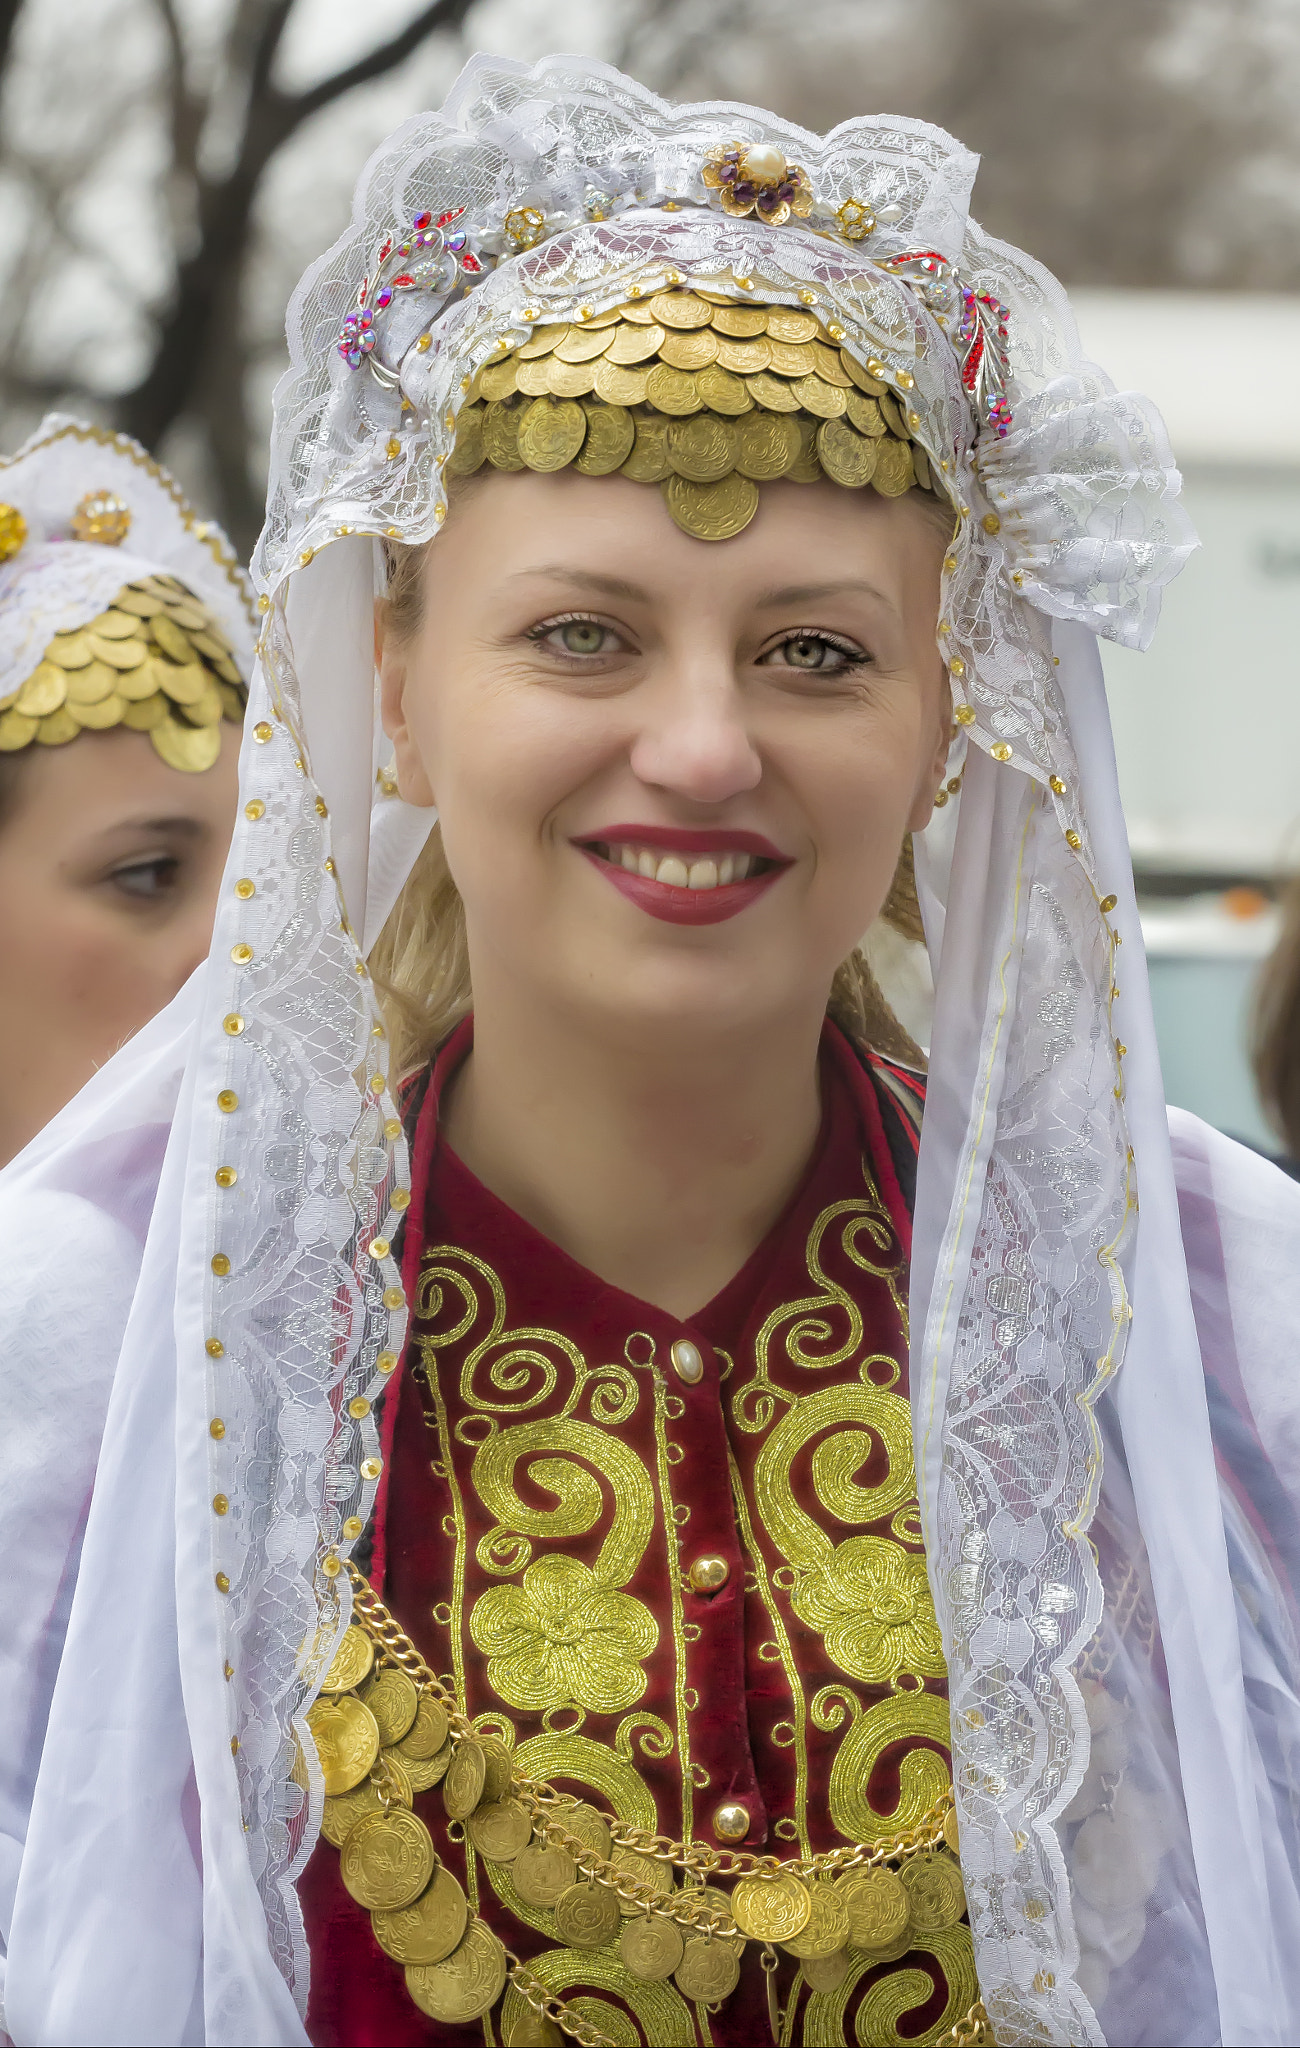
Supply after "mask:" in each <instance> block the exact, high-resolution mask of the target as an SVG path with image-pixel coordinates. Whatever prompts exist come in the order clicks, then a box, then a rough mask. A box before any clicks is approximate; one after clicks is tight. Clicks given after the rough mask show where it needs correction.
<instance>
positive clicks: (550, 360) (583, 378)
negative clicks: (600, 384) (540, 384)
mask: <svg viewBox="0 0 1300 2048" xmlns="http://www.w3.org/2000/svg"><path fill="white" fill-rule="evenodd" d="M596 370H597V364H596V363H594V362H591V363H560V362H557V361H556V359H555V357H554V356H547V358H546V388H547V390H548V391H549V392H550V394H551V396H552V397H553V398H585V397H586V395H587V393H588V392H589V391H594V390H595V388H596Z"/></svg>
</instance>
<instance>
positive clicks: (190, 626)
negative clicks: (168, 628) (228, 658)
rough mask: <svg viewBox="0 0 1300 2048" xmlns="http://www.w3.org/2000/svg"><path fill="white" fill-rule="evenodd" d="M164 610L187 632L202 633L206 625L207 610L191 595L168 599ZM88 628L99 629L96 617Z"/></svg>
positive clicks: (95, 630)
mask: <svg viewBox="0 0 1300 2048" xmlns="http://www.w3.org/2000/svg"><path fill="white" fill-rule="evenodd" d="M166 610H167V615H168V617H169V618H172V619H174V620H175V621H176V624H177V625H178V626H181V627H183V628H184V630H185V631H186V632H187V633H202V632H203V631H204V630H205V628H206V626H207V623H208V615H207V612H206V611H205V610H204V608H203V606H202V605H201V604H195V602H194V600H193V598H191V597H178V598H173V599H171V600H169V602H168V604H167V606H166ZM90 630H91V632H92V633H97V632H98V631H99V620H98V619H95V620H92V622H91V627H90Z"/></svg>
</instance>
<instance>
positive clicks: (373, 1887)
mask: <svg viewBox="0 0 1300 2048" xmlns="http://www.w3.org/2000/svg"><path fill="white" fill-rule="evenodd" d="M436 1860H437V1859H436V1857H435V1856H434V1853H433V1839H432V1837H431V1836H430V1834H429V1830H428V1828H426V1826H425V1825H424V1822H423V1821H422V1820H420V1819H419V1818H418V1817H417V1816H416V1815H415V1814H413V1813H411V1812H409V1811H408V1809H407V1808H406V1807H404V1806H387V1807H380V1808H379V1810H378V1811H377V1812H375V1813H367V1814H363V1815H362V1817H361V1819H360V1820H359V1821H358V1822H357V1824H356V1826H355V1827H354V1828H353V1829H352V1830H351V1832H350V1834H349V1835H348V1838H347V1840H346V1841H345V1842H344V1844H343V1847H342V1849H341V1850H340V1851H339V1871H340V1874H341V1875H342V1878H343V1882H344V1884H345V1885H346V1886H347V1888H348V1890H349V1891H350V1892H351V1894H352V1896H353V1898H354V1899H355V1900H356V1902H357V1904H358V1905H359V1906H365V1907H366V1909H367V1910H368V1911H369V1912H375V1911H376V1910H377V1909H383V1910H387V1911H391V1910H392V1909H393V1908H395V1907H398V1906H409V1905H410V1904H411V1902H412V1901H413V1900H414V1899H418V1898H419V1896H420V1893H421V1892H422V1891H423V1890H424V1887H425V1886H426V1885H427V1884H428V1882H429V1879H430V1878H431V1877H432V1876H433V1870H434V1864H435V1862H436Z"/></svg>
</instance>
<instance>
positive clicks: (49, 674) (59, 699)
mask: <svg viewBox="0 0 1300 2048" xmlns="http://www.w3.org/2000/svg"><path fill="white" fill-rule="evenodd" d="M92 665H93V664H87V666H92ZM85 673H86V671H85V669H81V670H72V669H63V668H59V667H58V666H57V665H56V664H55V663H54V662H52V661H42V662H40V663H38V665H37V666H36V667H35V668H34V669H33V670H32V672H31V674H30V675H29V676H28V678H27V681H26V682H25V683H24V684H23V686H22V688H21V690H19V692H18V695H17V696H16V698H15V699H14V709H15V710H16V711H20V712H21V713H22V715H23V717H24V718H48V717H49V716H50V714H51V713H52V712H54V711H57V710H59V708H60V706H61V705H62V704H63V702H64V700H65V699H66V697H67V694H68V682H69V678H70V677H71V676H72V675H73V674H81V675H84V674H85Z"/></svg>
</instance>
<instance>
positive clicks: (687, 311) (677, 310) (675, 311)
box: [650, 291, 713, 330]
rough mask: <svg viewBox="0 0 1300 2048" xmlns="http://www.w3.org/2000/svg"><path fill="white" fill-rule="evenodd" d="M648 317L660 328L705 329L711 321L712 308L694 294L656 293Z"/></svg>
mask: <svg viewBox="0 0 1300 2048" xmlns="http://www.w3.org/2000/svg"><path fill="white" fill-rule="evenodd" d="M650 316H651V318H652V319H654V320H657V321H658V322H659V325H660V326H661V327H675V328H677V329H679V330H681V329H684V328H689V327H707V326H709V324H710V323H711V321H712V319H713V308H712V307H711V306H708V305H706V304H705V302H704V300H703V299H697V298H696V296H695V294H694V292H675V291H668V292H656V293H655V295H654V297H653V298H652V299H651V301H650Z"/></svg>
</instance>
